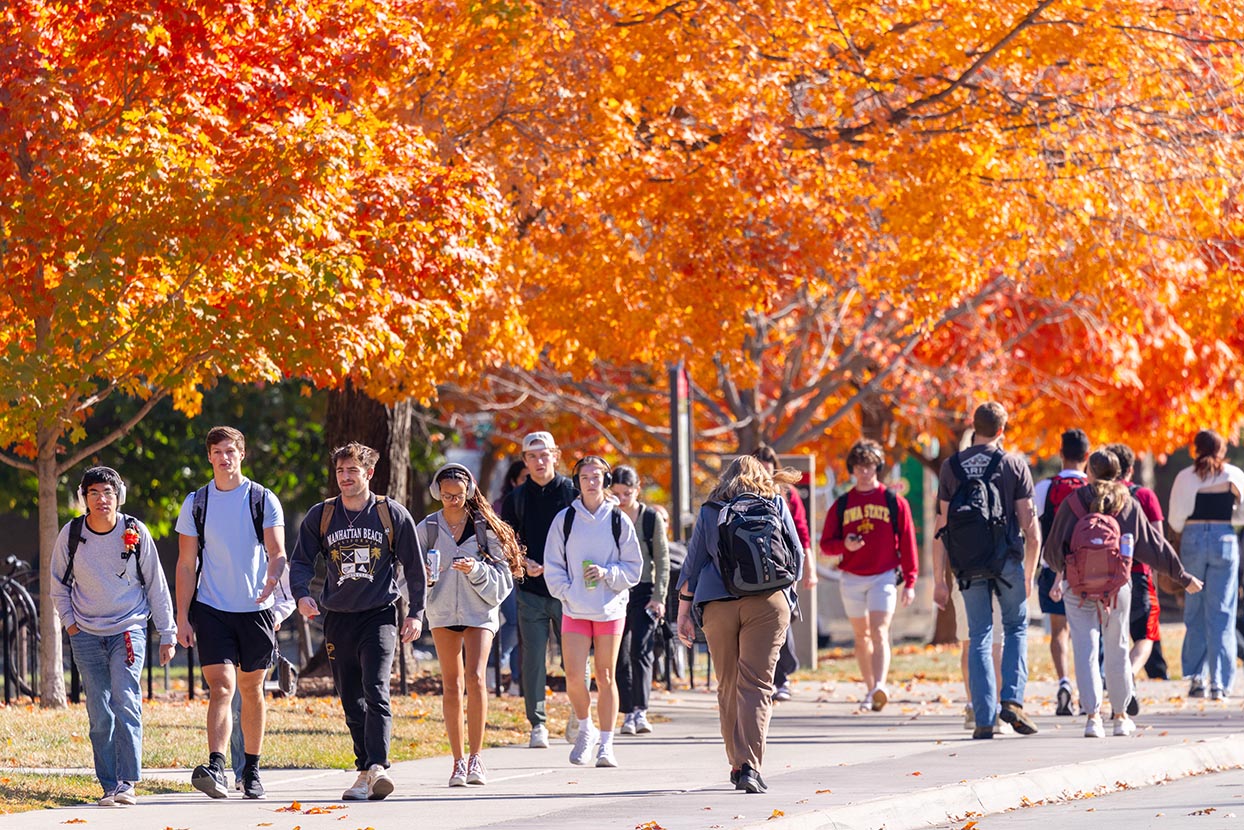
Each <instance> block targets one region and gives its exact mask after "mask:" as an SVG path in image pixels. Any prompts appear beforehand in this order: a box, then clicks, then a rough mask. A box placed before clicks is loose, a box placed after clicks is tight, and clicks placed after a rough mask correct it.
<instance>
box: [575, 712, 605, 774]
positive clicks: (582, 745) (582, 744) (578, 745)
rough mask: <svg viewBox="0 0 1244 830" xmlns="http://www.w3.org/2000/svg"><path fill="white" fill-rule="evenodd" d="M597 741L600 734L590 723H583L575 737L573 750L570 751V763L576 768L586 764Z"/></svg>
mask: <svg viewBox="0 0 1244 830" xmlns="http://www.w3.org/2000/svg"><path fill="white" fill-rule="evenodd" d="M599 741H600V732H599V731H597V729H596V727H595V726H594V725H593V724H592V723H591V722H590V721H589V722H587V723H584V724H583V725H582V727H581V728H580V729H579V734H578V735H577V736H575V741H574V748H573V749H571V750H570V763H572V764H575V765H576V766H583V765H584V764H586V763H587V759H588V758H589V757H591V755H592V751H593V750H595V749H596V744H597V743H598V742H599Z"/></svg>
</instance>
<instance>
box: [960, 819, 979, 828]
mask: <svg viewBox="0 0 1244 830" xmlns="http://www.w3.org/2000/svg"><path fill="white" fill-rule="evenodd" d="M975 826H976V822H974V821H969V822H968V823H967V824H965V825H963V826H962V827H960V828H959V830H972V828H973V827H975Z"/></svg>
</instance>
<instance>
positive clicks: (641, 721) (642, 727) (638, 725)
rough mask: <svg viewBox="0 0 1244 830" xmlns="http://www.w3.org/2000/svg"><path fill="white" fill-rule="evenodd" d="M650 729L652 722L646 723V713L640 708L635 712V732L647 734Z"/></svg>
mask: <svg viewBox="0 0 1244 830" xmlns="http://www.w3.org/2000/svg"><path fill="white" fill-rule="evenodd" d="M651 731H652V724H650V723H648V713H647V712H646V711H644V710H643V709H640V710H639V711H638V712H636V713H635V734H637V735H647V734H648V733H649V732H651Z"/></svg>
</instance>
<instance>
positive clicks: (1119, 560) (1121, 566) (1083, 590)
mask: <svg viewBox="0 0 1244 830" xmlns="http://www.w3.org/2000/svg"><path fill="white" fill-rule="evenodd" d="M1066 501H1067V503H1068V504H1070V505H1071V512H1073V513H1075V514H1076V524H1075V527H1074V528H1072V531H1071V541H1070V542H1069V543H1068V546H1067V547H1068V548H1069V552H1068V554H1067V563H1066V579H1067V596H1069V597H1079V598H1080V605H1081V606H1083V605H1084V603H1085V602H1099V601H1101V602H1105V603H1106V604H1107V605H1113V604H1114V601H1115V597H1116V596H1117V595H1118V593H1119V589H1120V588H1122V587H1123V586H1124V585H1126V584H1128V582H1129V581H1131V578H1132V576H1131V574H1132V560H1131V559H1130V558H1129V557H1125V556H1123V554H1122V551H1121V549H1120V547H1121V546H1120V541H1121V538H1122V534H1121V532H1120V531H1119V523H1118V521H1116V520H1115V518H1114V516H1110V515H1108V514H1106V513H1090V512H1088V507H1087V505H1085V504H1084V499H1083V498H1081V496H1080V494H1078V493H1076V494H1073V495H1072V496H1071V497H1070V498H1068V499H1067V500H1066Z"/></svg>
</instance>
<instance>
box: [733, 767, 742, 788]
mask: <svg viewBox="0 0 1244 830" xmlns="http://www.w3.org/2000/svg"><path fill="white" fill-rule="evenodd" d="M742 774H743V770H741V769H734V768H733V767H732V768H731V769H730V783H731V784H732V785H734V788H735V789H736V790H737V789H740V787H739V777H740V776H741V775H742Z"/></svg>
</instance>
